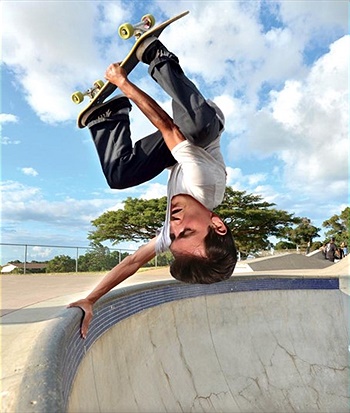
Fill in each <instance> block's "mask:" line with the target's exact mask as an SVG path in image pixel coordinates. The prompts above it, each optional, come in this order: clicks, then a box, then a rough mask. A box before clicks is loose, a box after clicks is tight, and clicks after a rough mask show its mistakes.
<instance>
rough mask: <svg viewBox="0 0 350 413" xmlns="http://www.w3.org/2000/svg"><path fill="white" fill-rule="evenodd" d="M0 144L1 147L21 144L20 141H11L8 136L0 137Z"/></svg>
mask: <svg viewBox="0 0 350 413" xmlns="http://www.w3.org/2000/svg"><path fill="white" fill-rule="evenodd" d="M0 142H1V145H19V144H20V143H21V141H20V140H15V139H11V138H9V137H8V136H1V137H0Z"/></svg>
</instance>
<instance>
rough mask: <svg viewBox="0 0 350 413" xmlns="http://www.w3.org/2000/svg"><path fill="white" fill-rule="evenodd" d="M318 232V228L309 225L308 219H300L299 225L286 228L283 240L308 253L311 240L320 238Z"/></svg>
mask: <svg viewBox="0 0 350 413" xmlns="http://www.w3.org/2000/svg"><path fill="white" fill-rule="evenodd" d="M318 231H320V228H317V227H315V226H313V225H311V220H310V219H309V218H301V219H300V223H299V225H297V226H296V227H295V228H289V227H288V228H286V230H285V238H287V239H288V241H290V242H291V243H293V244H295V246H298V247H300V248H302V249H305V250H307V251H310V250H311V246H312V244H313V239H314V238H317V237H319V236H320V235H319V233H318Z"/></svg>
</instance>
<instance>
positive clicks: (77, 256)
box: [75, 247, 79, 272]
mask: <svg viewBox="0 0 350 413" xmlns="http://www.w3.org/2000/svg"><path fill="white" fill-rule="evenodd" d="M78 258H79V247H77V255H76V257H75V272H78Z"/></svg>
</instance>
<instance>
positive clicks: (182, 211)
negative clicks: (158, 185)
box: [170, 195, 218, 257]
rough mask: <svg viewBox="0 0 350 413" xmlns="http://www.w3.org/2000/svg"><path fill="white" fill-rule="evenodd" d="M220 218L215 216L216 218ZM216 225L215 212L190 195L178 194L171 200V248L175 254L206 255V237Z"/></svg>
mask: <svg viewBox="0 0 350 413" xmlns="http://www.w3.org/2000/svg"><path fill="white" fill-rule="evenodd" d="M216 218H218V217H216V216H215V219H216ZM210 226H214V227H215V225H214V222H213V213H212V212H211V211H209V210H208V209H207V208H205V206H203V205H202V204H201V203H200V202H198V201H196V200H195V199H194V198H192V197H191V196H190V195H176V196H174V197H173V198H172V200H171V218H170V238H171V240H172V243H171V245H170V250H171V252H172V253H173V255H174V256H175V257H176V255H180V254H186V255H199V256H202V257H205V256H206V253H205V247H204V241H203V240H204V238H205V237H206V235H207V234H208V228H209V227H210Z"/></svg>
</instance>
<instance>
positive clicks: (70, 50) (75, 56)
mask: <svg viewBox="0 0 350 413" xmlns="http://www.w3.org/2000/svg"><path fill="white" fill-rule="evenodd" d="M120 4H121V3H120V2H115V3H113V4H109V3H100V2H79V1H71V2H66V3H64V4H63V3H59V2H45V1H39V2H5V3H4V4H3V5H2V9H3V22H6V24H4V25H3V27H2V46H3V49H2V61H3V62H4V63H5V64H6V65H7V66H8V67H10V68H11V70H12V71H13V72H14V74H15V76H16V79H17V82H18V84H19V85H21V87H22V88H23V91H24V94H25V96H26V99H27V101H28V103H29V104H30V106H31V107H32V108H33V109H34V110H35V112H36V113H37V114H38V116H39V117H40V118H41V119H42V120H43V121H44V122H49V123H50V122H59V121H66V120H69V119H74V118H75V117H76V115H77V113H78V112H79V111H80V110H81V108H79V107H76V106H75V105H74V104H73V103H72V102H71V100H70V95H71V93H72V92H74V90H75V89H76V88H77V87H78V88H83V89H84V88H85V89H86V88H88V87H89V86H90V83H91V82H93V81H94V80H96V79H98V78H101V77H103V75H104V70H105V66H106V63H105V62H106V60H105V58H106V54H107V55H108V54H110V55H111V56H112V54H115V52H116V48H115V47H113V46H112V45H111V44H108V45H107V44H106V43H104V41H102V36H107V37H109V36H116V31H117V23H116V22H118V21H120V20H121V19H123V18H125V17H126V16H127V13H128V12H127V9H126V8H123V7H121V5H120ZM117 16H118V17H117ZM18 27H20V28H21V30H18ZM105 40H106V39H105ZM106 45H107V47H105V46H106ZM122 49H123V47H122ZM121 53H123V51H122V52H121ZM123 54H124V53H123ZM115 58H116V56H114V59H115Z"/></svg>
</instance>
